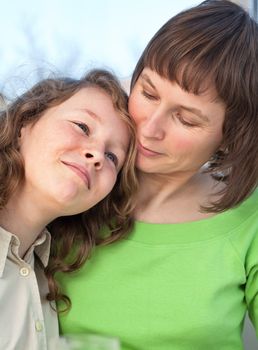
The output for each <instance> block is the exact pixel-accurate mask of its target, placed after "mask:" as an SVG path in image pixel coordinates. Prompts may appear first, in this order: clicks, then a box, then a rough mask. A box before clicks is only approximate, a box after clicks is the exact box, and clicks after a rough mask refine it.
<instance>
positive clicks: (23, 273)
mask: <svg viewBox="0 0 258 350" xmlns="http://www.w3.org/2000/svg"><path fill="white" fill-rule="evenodd" d="M29 273H30V271H29V269H28V268H27V267H22V268H21V269H20V275H21V276H28V274H29Z"/></svg>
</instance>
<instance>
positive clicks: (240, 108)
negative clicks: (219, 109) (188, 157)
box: [131, 0, 258, 212]
mask: <svg viewBox="0 0 258 350" xmlns="http://www.w3.org/2000/svg"><path fill="white" fill-rule="evenodd" d="M145 67H148V68H150V69H152V70H154V71H155V72H156V73H158V74H159V75H160V76H162V77H164V78H166V79H168V80H170V81H172V82H176V83H178V84H179V85H180V87H181V88H183V89H184V90H185V91H188V92H192V93H194V94H197V95H198V94H200V93H203V92H204V91H205V89H206V88H207V86H208V87H209V86H212V85H213V86H214V87H215V88H216V91H217V95H218V98H219V99H220V100H222V101H223V102H224V103H225V105H226V114H225V121H224V125H223V140H222V144H221V146H220V149H219V150H218V151H217V152H216V154H214V156H213V158H212V159H211V160H210V162H209V168H208V172H211V174H213V177H215V178H217V179H220V180H222V181H224V182H225V184H226V186H225V187H224V189H223V190H222V191H220V192H219V194H220V195H221V196H220V199H219V200H217V201H214V202H212V203H210V204H211V205H210V206H208V207H206V208H204V209H205V210H206V211H210V212H221V211H224V210H226V209H229V208H232V207H234V206H235V205H237V204H239V203H241V202H242V201H243V200H244V199H245V198H247V197H248V196H249V195H250V194H251V193H252V191H253V190H254V189H255V188H256V187H257V179H258V146H257V135H258V25H257V23H256V22H255V20H254V19H252V18H251V17H250V16H249V14H248V13H247V12H246V11H245V10H244V9H243V8H241V7H240V6H238V5H236V4H234V3H232V2H230V1H226V0H208V1H204V2H202V3H201V4H200V5H198V6H195V7H193V8H190V9H188V10H186V11H183V12H181V13H179V14H178V15H176V16H175V17H172V18H171V19H170V20H169V21H168V22H167V23H165V24H164V26H163V27H161V29H160V30H159V31H158V32H157V33H156V34H155V35H154V37H153V38H152V39H151V40H150V42H149V43H148V45H147V47H146V49H145V50H144V52H143V54H142V56H141V57H140V59H139V61H138V63H137V66H136V68H135V71H134V73H133V77H132V81H131V89H133V87H134V85H135V83H136V81H137V79H138V78H139V76H140V74H141V72H142V70H143V69H144V68H145Z"/></svg>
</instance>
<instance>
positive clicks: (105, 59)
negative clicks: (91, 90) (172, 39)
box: [0, 0, 200, 85]
mask: <svg viewBox="0 0 258 350" xmlns="http://www.w3.org/2000/svg"><path fill="white" fill-rule="evenodd" d="M199 2H200V1H198V0H197V1H196V0H180V1H172V0H73V1H72V0H23V1H20V0H10V1H2V3H1V15H2V16H1V21H0V28H1V32H2V35H1V39H0V40H1V45H0V47H1V49H0V60H1V66H0V80H1V85H5V84H6V83H7V82H10V81H13V80H14V79H15V77H26V78H28V77H34V76H36V69H37V68H41V70H40V72H41V73H42V72H44V73H45V72H47V71H49V70H51V71H54V72H61V73H66V74H71V75H75V76H79V75H81V74H82V73H83V72H84V71H85V69H88V68H91V67H95V66H102V67H103V66H105V67H108V68H111V69H112V70H113V71H114V72H115V73H116V74H118V76H119V77H120V78H127V77H129V76H130V75H131V73H132V71H133V68H134V66H135V63H136V61H137V59H138V57H139V55H140V53H141V51H142V50H143V48H144V47H145V45H146V44H147V42H148V40H149V39H150V38H151V37H152V35H153V34H154V33H155V32H156V30H157V29H158V28H159V27H160V26H161V25H162V24H163V23H164V22H165V21H166V20H167V19H169V18H170V17H171V16H173V15H174V14H176V13H177V12H179V11H180V10H182V9H185V8H187V7H191V6H192V5H195V4H198V3H199ZM37 72H38V71H37ZM34 78H35V77H34ZM34 78H33V79H34Z"/></svg>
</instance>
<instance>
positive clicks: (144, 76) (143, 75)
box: [141, 73, 156, 90]
mask: <svg viewBox="0 0 258 350" xmlns="http://www.w3.org/2000/svg"><path fill="white" fill-rule="evenodd" d="M141 78H142V80H144V81H145V82H146V83H147V84H149V85H150V86H151V87H152V88H153V89H154V90H156V87H155V85H154V84H153V82H152V81H151V79H150V78H149V76H148V75H147V74H146V73H144V74H142V75H141Z"/></svg>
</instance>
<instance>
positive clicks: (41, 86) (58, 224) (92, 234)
mask: <svg viewBox="0 0 258 350" xmlns="http://www.w3.org/2000/svg"><path fill="white" fill-rule="evenodd" d="M89 87H93V88H98V89H101V90H102V91H104V92H105V93H106V94H107V95H108V96H110V98H111V99H112V102H113V106H114V108H115V109H116V110H117V111H118V112H119V114H120V116H121V119H122V120H123V121H124V122H125V123H126V125H127V127H128V130H129V133H130V144H129V147H128V151H127V156H126V160H125V163H124V165H123V167H122V169H121V171H120V172H119V174H118V178H117V182H116V184H115V186H114V188H113V189H112V191H111V192H110V194H109V195H108V196H107V197H105V198H104V199H103V200H102V201H101V202H99V203H98V204H97V205H95V206H94V207H93V208H91V209H89V210H87V211H86V212H83V213H81V214H78V215H73V216H64V217H59V218H57V219H56V220H54V221H53V222H51V223H50V224H49V225H48V228H49V231H50V232H51V237H52V238H51V254H50V260H49V264H48V267H47V268H46V269H45V274H46V276H47V279H48V284H49V290H50V291H49V294H48V295H47V299H48V300H49V301H58V300H63V301H64V302H65V304H66V307H67V308H69V307H70V300H69V298H68V297H67V296H65V295H63V293H62V292H61V289H60V287H59V286H58V283H57V282H56V280H55V278H54V275H55V274H56V273H57V272H58V271H62V272H72V271H74V270H77V269H79V268H80V267H81V266H82V265H83V263H84V262H85V260H86V259H87V258H88V257H89V255H90V252H91V250H92V248H93V247H94V246H95V245H100V244H108V243H111V242H114V241H116V240H118V239H120V238H121V237H123V236H124V235H125V234H126V233H127V232H129V231H130V230H131V228H132V224H133V221H132V217H131V215H130V214H131V212H132V210H133V209H134V206H135V200H134V194H135V193H136V190H137V180H136V176H135V170H134V163H135V157H136V137H135V127H134V124H133V121H132V120H131V118H130V117H129V114H128V112H127V104H128V97H127V95H126V93H125V92H124V90H123V89H122V87H121V85H120V83H119V82H118V80H117V79H116V78H115V76H114V75H113V74H111V73H110V72H108V71H106V70H92V71H90V72H89V73H88V74H87V75H86V76H84V77H83V78H81V79H79V80H75V79H70V78H57V79H45V80H42V81H40V82H39V83H38V84H36V85H35V86H34V87H32V88H31V89H30V90H29V91H27V92H26V93H24V94H23V95H22V96H20V97H18V98H17V99H16V100H15V101H14V102H13V103H10V104H9V106H7V108H6V110H5V111H2V112H1V114H0V150H1V152H0V209H2V208H4V207H5V205H6V204H7V202H8V200H9V198H10V196H11V195H12V193H14V192H15V191H16V189H17V188H18V187H19V186H20V185H21V184H22V182H23V181H24V164H23V159H22V157H21V155H20V153H19V145H18V139H19V135H20V131H21V128H22V127H24V126H26V125H28V124H33V123H36V122H37V120H39V119H40V118H41V117H42V116H43V115H44V113H45V112H46V111H47V110H48V109H49V108H51V107H53V106H57V105H59V104H61V103H62V102H64V101H66V100H67V99H69V98H70V97H71V96H73V95H74V94H75V93H76V92H78V91H79V90H81V89H83V88H89ZM115 132H116V131H115V130H114V133H115ZM42 151H44V150H42ZM103 226H107V227H108V228H109V232H110V234H109V235H104V236H103V235H101V234H100V229H101V228H102V227H103ZM71 251H72V258H71V254H70V253H71ZM68 257H69V258H68ZM39 263H40V262H39Z"/></svg>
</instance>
